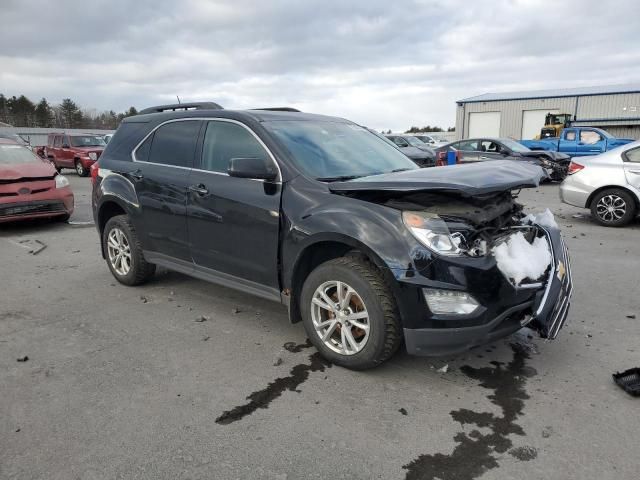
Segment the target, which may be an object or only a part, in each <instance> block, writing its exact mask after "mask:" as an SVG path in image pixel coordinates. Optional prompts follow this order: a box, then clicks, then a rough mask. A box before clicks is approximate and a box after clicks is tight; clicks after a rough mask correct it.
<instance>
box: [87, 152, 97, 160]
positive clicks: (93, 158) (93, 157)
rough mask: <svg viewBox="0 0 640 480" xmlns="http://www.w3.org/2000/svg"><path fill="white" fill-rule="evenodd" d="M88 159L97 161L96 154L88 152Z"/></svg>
mask: <svg viewBox="0 0 640 480" xmlns="http://www.w3.org/2000/svg"><path fill="white" fill-rule="evenodd" d="M89 158H90V159H91V160H97V159H98V154H97V153H96V152H89Z"/></svg>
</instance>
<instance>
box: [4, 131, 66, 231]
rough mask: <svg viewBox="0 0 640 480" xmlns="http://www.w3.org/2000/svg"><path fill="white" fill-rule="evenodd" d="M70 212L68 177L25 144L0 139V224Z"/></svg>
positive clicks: (62, 216) (57, 216)
mask: <svg viewBox="0 0 640 480" xmlns="http://www.w3.org/2000/svg"><path fill="white" fill-rule="evenodd" d="M72 213H73V192H72V191H71V187H69V180H67V178H66V177H65V176H64V175H60V174H59V173H58V172H56V169H55V167H54V166H53V165H52V164H51V162H49V161H48V160H45V159H43V158H40V157H38V156H37V155H36V154H34V153H33V152H32V151H31V150H30V149H29V148H28V147H24V146H22V145H19V144H18V143H16V142H15V141H13V140H8V139H4V138H0V223H3V222H10V221H14V220H22V219H27V218H38V217H56V218H58V219H60V220H62V221H66V220H68V219H69V217H70V216H71V214H72Z"/></svg>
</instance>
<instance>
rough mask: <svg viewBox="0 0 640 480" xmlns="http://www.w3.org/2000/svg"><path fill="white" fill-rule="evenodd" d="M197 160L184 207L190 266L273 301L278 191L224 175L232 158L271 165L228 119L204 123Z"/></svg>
mask: <svg viewBox="0 0 640 480" xmlns="http://www.w3.org/2000/svg"><path fill="white" fill-rule="evenodd" d="M198 157H199V159H198V162H199V163H198V166H197V169H194V170H193V172H191V175H190V178H189V185H190V186H191V191H190V192H189V195H188V207H187V216H188V227H189V241H190V244H191V255H192V258H193V261H194V263H195V264H196V266H197V267H203V268H205V269H211V270H215V271H216V272H219V273H222V274H223V275H228V276H229V277H228V278H229V279H230V280H232V281H242V282H243V283H245V284H246V285H247V288H253V290H254V293H258V294H259V293H260V291H263V290H264V289H265V288H266V289H270V290H271V292H272V293H273V294H275V295H277V294H278V292H279V283H278V268H277V267H278V240H279V228H280V194H281V191H282V185H281V183H280V181H275V182H265V181H263V180H254V179H248V178H236V177H230V176H229V175H228V174H227V169H228V167H229V162H230V160H231V159H232V158H261V159H264V160H265V161H271V162H275V159H274V158H273V156H272V155H271V154H270V152H268V151H267V149H266V147H265V146H264V144H263V143H262V142H261V141H260V140H259V138H258V137H257V135H256V134H255V133H254V132H253V131H252V130H250V129H249V127H247V126H245V125H244V124H242V123H240V122H236V121H233V120H227V119H219V120H210V121H209V122H207V125H206V130H205V133H204V140H203V143H202V149H201V153H199V154H198ZM263 293H264V292H263Z"/></svg>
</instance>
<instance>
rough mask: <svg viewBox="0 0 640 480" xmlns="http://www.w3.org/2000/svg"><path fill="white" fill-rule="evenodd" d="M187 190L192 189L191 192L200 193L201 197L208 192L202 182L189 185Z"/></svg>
mask: <svg viewBox="0 0 640 480" xmlns="http://www.w3.org/2000/svg"><path fill="white" fill-rule="evenodd" d="M189 190H190V191H192V192H193V193H195V194H197V195H200V196H201V197H203V196H205V195H207V194H208V193H209V190H208V189H207V187H205V186H204V185H203V184H199V185H190V186H189Z"/></svg>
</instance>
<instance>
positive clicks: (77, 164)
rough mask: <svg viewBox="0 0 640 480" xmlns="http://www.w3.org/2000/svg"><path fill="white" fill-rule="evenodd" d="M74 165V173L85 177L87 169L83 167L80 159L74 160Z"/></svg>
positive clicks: (87, 172)
mask: <svg viewBox="0 0 640 480" xmlns="http://www.w3.org/2000/svg"><path fill="white" fill-rule="evenodd" d="M75 167H76V173H77V174H78V176H79V177H86V176H87V175H89V169H88V168H84V167H83V166H82V162H81V161H80V160H76V161H75Z"/></svg>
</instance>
